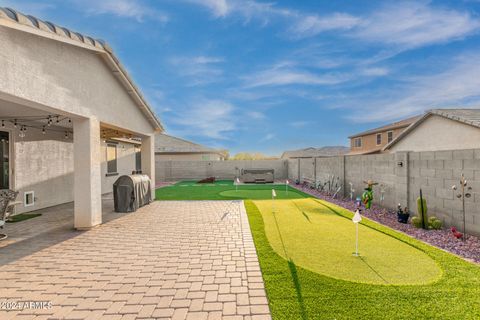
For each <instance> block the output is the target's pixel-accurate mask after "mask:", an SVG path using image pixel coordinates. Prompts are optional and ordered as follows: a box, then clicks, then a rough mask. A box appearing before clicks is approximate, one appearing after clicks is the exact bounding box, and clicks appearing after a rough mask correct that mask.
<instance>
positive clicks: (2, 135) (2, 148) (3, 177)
mask: <svg viewBox="0 0 480 320" xmlns="http://www.w3.org/2000/svg"><path fill="white" fill-rule="evenodd" d="M8 138H9V134H8V132H3V131H0V189H9V188H10V185H9V181H10V165H9V164H10V159H9V158H10V143H9V141H8Z"/></svg>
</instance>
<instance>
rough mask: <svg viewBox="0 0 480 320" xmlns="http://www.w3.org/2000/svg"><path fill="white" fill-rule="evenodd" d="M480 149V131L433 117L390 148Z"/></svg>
mask: <svg viewBox="0 0 480 320" xmlns="http://www.w3.org/2000/svg"><path fill="white" fill-rule="evenodd" d="M476 148H480V129H479V128H475V127H472V126H470V125H466V124H463V123H460V122H458V121H453V120H449V119H446V118H444V117H440V116H436V115H432V116H430V117H428V118H427V119H426V120H425V121H424V122H423V123H421V124H420V125H419V126H418V127H417V128H415V129H414V130H413V131H411V132H410V133H409V134H408V135H407V136H405V137H404V138H403V139H402V140H400V141H399V142H397V143H396V144H395V145H393V146H392V148H390V151H391V152H397V151H441V150H458V149H476Z"/></svg>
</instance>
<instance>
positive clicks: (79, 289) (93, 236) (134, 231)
mask: <svg viewBox="0 0 480 320" xmlns="http://www.w3.org/2000/svg"><path fill="white" fill-rule="evenodd" d="M65 211H68V210H65ZM69 215H70V217H71V218H70V219H67V218H65V217H64V216H67V217H68V216H69ZM52 219H53V221H52ZM55 219H57V221H58V228H51V224H52V223H55ZM35 220H36V221H35ZM105 220H109V221H108V222H107V223H104V224H103V225H101V226H99V227H96V228H94V229H92V230H90V231H86V232H79V231H75V230H73V229H72V228H71V223H72V221H73V215H72V214H71V213H64V214H63V215H62V214H60V213H57V215H56V216H54V215H52V214H44V215H43V216H42V217H38V218H34V219H31V220H27V221H23V222H20V223H17V224H9V225H8V226H7V229H6V232H7V233H8V234H9V235H10V237H11V238H10V242H9V243H7V242H5V243H4V244H2V242H0V319H2V320H3V319H199V320H201V319H252V320H253V319H270V315H269V309H268V303H267V299H266V296H265V290H264V285H263V280H262V276H261V273H260V268H259V264H258V259H257V256H256V252H255V247H254V244H253V240H252V236H251V233H250V228H249V225H248V220H247V216H246V213H245V209H244V206H243V204H242V203H241V202H240V201H236V202H232V201H171V202H158V201H157V202H154V203H152V204H151V205H149V206H147V207H144V208H141V209H140V210H138V211H137V212H135V213H132V214H121V215H117V216H115V214H114V213H111V214H110V215H109V217H108V218H107V219H105ZM22 224H24V228H26V229H28V230H30V231H29V232H33V231H32V230H31V229H32V228H31V226H30V224H32V225H35V226H36V227H35V230H37V229H40V230H42V229H41V228H42V224H43V227H44V230H47V231H45V232H36V233H33V234H31V236H30V237H24V238H21V239H20V240H19V239H16V240H15V237H14V231H15V229H17V232H20V233H21V232H22V230H21V229H22ZM12 239H13V240H12ZM25 301H28V302H35V303H33V304H32V303H29V304H28V305H25V304H23V306H21V305H20V302H25ZM39 302H44V304H43V305H42V304H41V303H39ZM20 307H23V310H8V311H7V309H12V308H20Z"/></svg>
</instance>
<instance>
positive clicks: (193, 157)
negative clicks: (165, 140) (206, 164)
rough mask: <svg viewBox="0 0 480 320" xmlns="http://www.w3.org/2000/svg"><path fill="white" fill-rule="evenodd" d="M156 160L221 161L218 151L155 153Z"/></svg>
mask: <svg viewBox="0 0 480 320" xmlns="http://www.w3.org/2000/svg"><path fill="white" fill-rule="evenodd" d="M155 160H156V161H221V160H223V158H221V157H220V155H219V154H216V153H190V154H158V153H156V154H155Z"/></svg>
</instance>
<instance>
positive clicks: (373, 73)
mask: <svg viewBox="0 0 480 320" xmlns="http://www.w3.org/2000/svg"><path fill="white" fill-rule="evenodd" d="M389 72H390V70H389V69H387V68H380V67H371V68H365V69H363V70H360V74H362V75H365V76H367V77H382V76H386V75H388V74H389Z"/></svg>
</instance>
